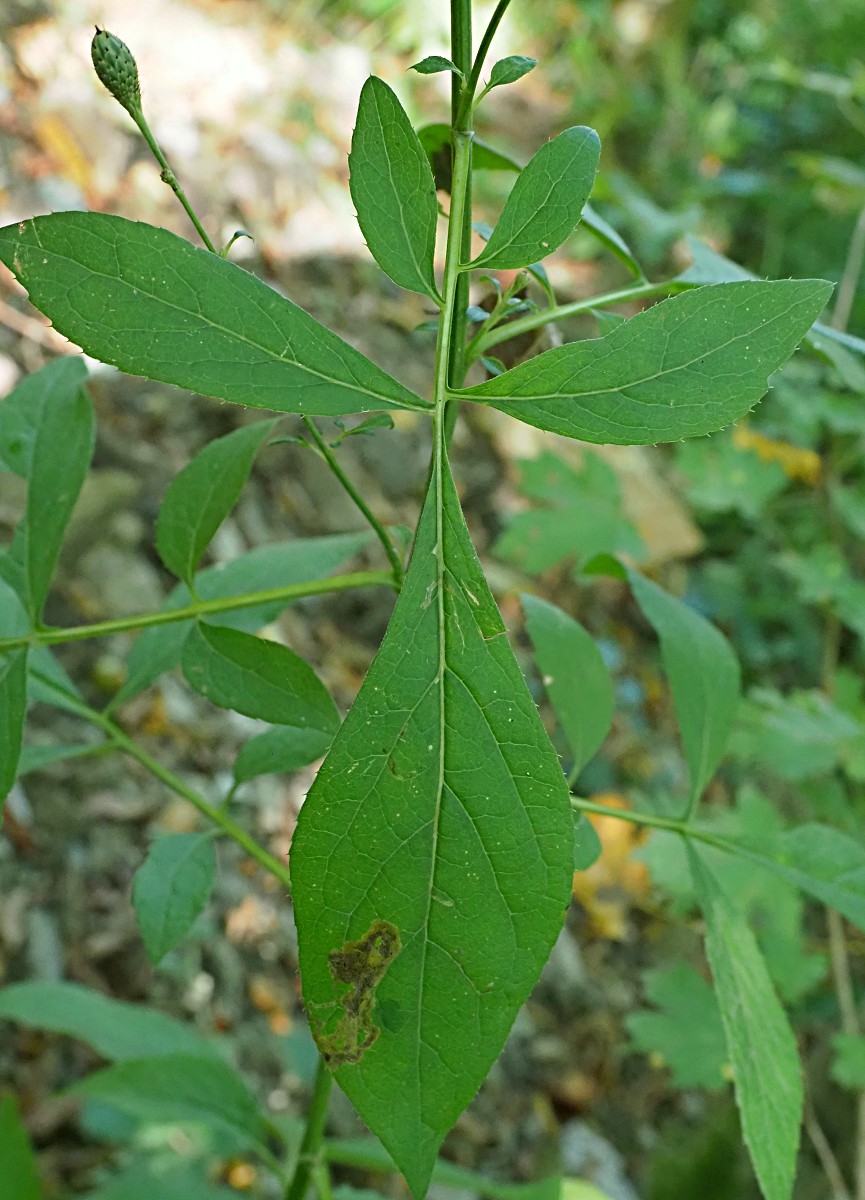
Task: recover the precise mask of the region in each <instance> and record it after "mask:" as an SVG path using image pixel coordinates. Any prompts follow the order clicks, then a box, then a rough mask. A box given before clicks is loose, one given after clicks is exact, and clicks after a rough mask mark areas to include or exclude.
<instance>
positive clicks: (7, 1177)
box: [0, 1096, 42, 1200]
mask: <svg viewBox="0 0 865 1200" xmlns="http://www.w3.org/2000/svg"><path fill="white" fill-rule="evenodd" d="M0 1179H2V1180H3V1189H4V1192H5V1194H6V1195H7V1196H8V1197H9V1200H42V1184H41V1182H40V1180H39V1171H38V1170H37V1167H36V1155H35V1154H34V1153H33V1147H32V1146H31V1145H30V1138H29V1137H28V1136H27V1130H26V1129H25V1128H24V1123H23V1122H22V1120H21V1114H20V1112H19V1111H18V1103H17V1101H16V1100H15V1097H14V1096H0Z"/></svg>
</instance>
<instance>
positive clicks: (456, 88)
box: [442, 0, 473, 442]
mask: <svg viewBox="0 0 865 1200" xmlns="http://www.w3.org/2000/svg"><path fill="white" fill-rule="evenodd" d="M451 59H452V60H453V62H454V63H455V64H456V65H457V66H458V67H459V69H460V70H461V71H462V73H463V75H464V76H465V78H466V79H467V80H468V79H469V77H470V75H471V72H472V66H473V64H472V6H471V0H451ZM465 95H467V90H466V89H464V87H463V85H462V83H461V81H460V78H459V76H457V75H454V76H453V82H452V85H451V127H452V130H453V133H452V136H453V139H454V141H453V148H452V156H453V172H452V182H451V214H450V221H451V222H453V220H454V216H455V214H454V193H455V192H456V190H457V181H456V170H457V164H456V160H457V143H456V139H457V137H458V135H459V134H462V133H464V132H466V133H467V132H469V131H470V130H471V102H469V105H468V112H467V114H466V115H465V119H463V114H462V112H461V110H462V109H464V107H465V105H464V100H463V98H464V96H465ZM461 169H462V170H464V172H465V175H464V178H463V180H462V181H461V188H462V190H463V206H462V212H461V213H460V218H459V219H460V224H459V229H460V247H459V249H460V258H461V260H462V261H463V262H468V260H469V256H470V251H471V238H472V226H471V221H466V220H464V219H463V213H465V211H466V210H470V209H471V195H472V162H471V143H469V149H468V156H467V159H466V161H465V162H464V164H463V165H462V168H461ZM449 244H450V243H449ZM468 306H469V276H468V274H467V273H461V274H458V275H457V280H456V289H455V291H454V295H453V298H452V304H451V308H450V312H449V314H448V316H447V317H442V323H444V321H445V320H449V321H450V325H451V329H450V338H449V341H448V382H449V383H450V384H451V386H452V387H461V386H462V382H463V378H464V377H465V373H466V365H467V364H466V357H465V348H466V310H467V309H468ZM458 409H459V405H458V404H457V403H456V402H455V401H452V402H451V403H450V404H449V405H448V406H447V407H446V409H445V416H444V420H445V425H444V432H445V437H446V440H447V441H448V442H450V440H451V437H452V436H453V430H454V425H455V424H456V418H457V412H458Z"/></svg>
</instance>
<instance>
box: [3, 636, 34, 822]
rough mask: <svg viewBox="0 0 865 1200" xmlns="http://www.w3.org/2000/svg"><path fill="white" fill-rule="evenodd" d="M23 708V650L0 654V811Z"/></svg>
mask: <svg viewBox="0 0 865 1200" xmlns="http://www.w3.org/2000/svg"><path fill="white" fill-rule="evenodd" d="M26 712H27V650H26V648H25V649H23V650H12V651H10V652H9V653H8V654H0V813H2V811H3V801H4V800H5V799H6V797H7V796H8V795H9V792H10V791H11V790H12V784H13V783H14V782H15V777H16V775H17V774H18V759H19V756H20V754H21V739H22V736H23V733H24V717H25V714H26Z"/></svg>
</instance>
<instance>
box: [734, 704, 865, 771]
mask: <svg viewBox="0 0 865 1200" xmlns="http://www.w3.org/2000/svg"><path fill="white" fill-rule="evenodd" d="M863 735H865V726H863V724H862V723H861V722H860V721H858V720H856V718H855V717H852V716H851V715H850V714H849V713H847V712H844V711H843V710H842V709H840V708H838V707H837V705H835V704H833V703H832V701H831V700H830V699H829V697H828V696H827V695H826V694H825V693H824V692H822V691H819V690H817V689H814V690H801V691H799V690H797V691H790V692H787V693H785V694H783V695H782V694H781V693H780V692H777V691H774V690H772V689H770V688H754V689H752V690H751V692H750V694H749V696H748V698H747V699H746V700H745V701H744V702H743V704H742V707H741V709H740V711H739V719H738V721H737V722H736V728H735V729H734V731H733V736H732V738H731V739H730V753H731V755H732V756H734V757H735V758H737V759H739V760H740V761H742V762H747V763H756V764H759V765H760V766H761V767H764V768H765V769H767V770H769V771H771V772H772V774H774V775H777V776H779V777H780V778H781V779H789V780H792V781H797V780H800V779H808V778H811V777H814V776H817V775H825V774H826V773H827V772H829V771H831V770H833V769H834V768H835V767H836V766H841V765H844V764H845V762H847V761H850V759H852V758H855V755H856V752H857V747H859V746H861V745H862V739H863Z"/></svg>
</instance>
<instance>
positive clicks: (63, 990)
mask: <svg viewBox="0 0 865 1200" xmlns="http://www.w3.org/2000/svg"><path fill="white" fill-rule="evenodd" d="M0 1020H6V1021H17V1022H18V1024H19V1025H25V1026H26V1027H27V1028H28V1029H47V1030H49V1031H50V1032H51V1033H65V1034H68V1035H69V1037H74V1038H78V1039H79V1040H80V1041H82V1042H86V1043H87V1045H88V1046H92V1048H93V1049H94V1050H95V1051H96V1053H97V1054H101V1055H102V1057H103V1058H107V1059H111V1060H118V1061H120V1060H124V1059H129V1058H141V1057H143V1056H147V1057H148V1058H152V1057H154V1056H156V1055H164V1054H182V1055H185V1056H188V1055H197V1056H199V1057H204V1058H209V1057H210V1056H212V1055H213V1054H214V1053H215V1051H214V1049H213V1047H212V1046H211V1045H210V1043H209V1042H206V1041H205V1040H204V1039H203V1038H202V1037H200V1035H199V1034H197V1033H196V1032H195V1030H194V1029H193V1028H192V1027H191V1026H189V1025H184V1024H182V1023H181V1022H180V1021H175V1020H174V1019H173V1018H172V1017H167V1016H165V1014H164V1013H161V1012H157V1011H156V1009H153V1008H146V1007H145V1006H144V1005H143V1004H127V1003H125V1002H124V1001H121V1000H112V999H111V998H110V997H109V996H103V995H102V993H101V992H94V991H93V990H92V989H91V988H86V987H82V986H81V985H80V984H78V983H63V982H54V981H49V980H33V981H31V982H28V983H12V984H9V985H8V986H7V987H4V988H0Z"/></svg>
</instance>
